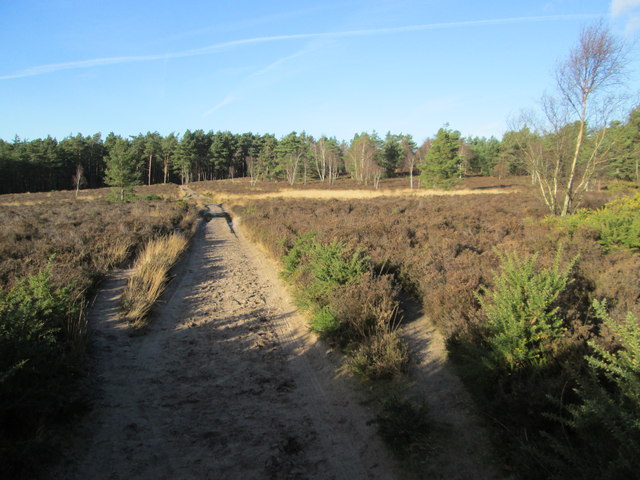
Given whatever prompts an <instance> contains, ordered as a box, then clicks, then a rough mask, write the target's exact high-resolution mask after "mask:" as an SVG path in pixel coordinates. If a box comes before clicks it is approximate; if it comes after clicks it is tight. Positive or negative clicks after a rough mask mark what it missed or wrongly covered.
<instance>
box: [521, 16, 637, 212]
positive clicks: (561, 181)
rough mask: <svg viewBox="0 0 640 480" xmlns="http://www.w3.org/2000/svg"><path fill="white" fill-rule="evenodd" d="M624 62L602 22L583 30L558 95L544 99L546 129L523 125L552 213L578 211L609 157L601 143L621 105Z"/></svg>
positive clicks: (529, 159) (531, 163)
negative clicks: (576, 209)
mask: <svg viewBox="0 0 640 480" xmlns="http://www.w3.org/2000/svg"><path fill="white" fill-rule="evenodd" d="M627 63H628V62H627V56H626V48H625V46H624V45H623V44H622V43H621V42H620V41H618V40H617V39H616V38H615V37H614V36H613V35H612V34H611V33H610V32H609V30H608V29H607V28H606V27H605V26H604V25H603V24H602V23H597V24H595V25H592V26H590V27H587V28H585V29H584V30H583V31H582V33H581V35H580V40H579V42H578V45H577V46H576V47H575V48H573V49H572V50H571V52H570V54H569V56H568V58H567V59H566V60H565V61H563V62H561V63H560V64H559V65H558V67H557V69H556V75H555V77H556V86H557V90H558V95H557V96H556V97H544V98H543V102H542V103H543V112H544V116H545V122H544V126H542V127H541V126H540V124H539V125H537V126H536V125H535V124H534V123H535V122H523V123H522V124H521V127H533V131H534V133H533V134H532V135H531V136H530V138H528V139H527V140H526V142H525V143H526V145H523V146H524V148H523V152H524V155H525V161H526V164H527V166H528V169H529V172H530V174H531V178H532V182H534V183H536V184H537V185H538V186H539V188H540V193H541V195H542V198H543V200H544V202H545V203H546V205H547V207H549V210H550V211H551V212H552V213H553V214H559V215H567V214H568V213H570V212H571V211H573V210H574V209H575V208H576V206H577V205H578V204H579V203H580V200H581V199H582V196H583V194H584V192H585V191H587V189H588V188H589V185H590V183H591V181H592V179H593V177H594V175H595V174H596V172H597V171H598V168H599V167H600V166H601V165H602V163H603V162H605V161H606V159H607V153H608V147H606V145H607V144H606V143H605V141H604V140H605V137H606V134H607V127H608V124H609V122H610V120H611V117H612V115H613V114H615V113H618V108H619V107H620V105H621V100H622V98H623V97H622V96H621V95H620V94H619V92H620V87H621V86H622V85H623V80H624V79H625V69H626V66H627ZM521 131H522V130H521ZM568 148H569V153H567V149H568Z"/></svg>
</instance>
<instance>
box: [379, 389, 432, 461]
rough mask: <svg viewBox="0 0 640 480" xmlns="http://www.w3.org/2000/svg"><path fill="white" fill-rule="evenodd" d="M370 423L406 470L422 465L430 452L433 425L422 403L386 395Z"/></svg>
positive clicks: (425, 405)
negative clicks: (376, 428) (409, 467)
mask: <svg viewBox="0 0 640 480" xmlns="http://www.w3.org/2000/svg"><path fill="white" fill-rule="evenodd" d="M372 423H374V424H376V425H377V427H378V433H379V434H380V436H381V437H382V439H383V440H384V441H385V443H386V444H387V445H388V446H389V448H390V449H391V451H392V452H393V453H394V454H396V455H397V456H398V457H399V458H401V459H403V460H406V461H408V464H409V465H410V466H414V467H419V466H420V465H422V464H423V463H424V462H425V461H426V460H427V458H428V456H429V453H430V452H431V451H432V450H433V447H432V438H431V437H432V433H433V430H434V428H433V421H432V420H431V418H430V416H429V409H428V407H427V404H426V403H425V402H424V401H423V400H416V399H412V398H406V397H403V396H399V395H390V396H389V397H387V398H386V399H385V400H384V402H383V403H382V406H381V409H380V412H379V413H378V415H376V417H375V419H374V420H373V422H372Z"/></svg>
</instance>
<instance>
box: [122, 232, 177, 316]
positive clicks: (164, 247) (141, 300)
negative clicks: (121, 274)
mask: <svg viewBox="0 0 640 480" xmlns="http://www.w3.org/2000/svg"><path fill="white" fill-rule="evenodd" d="M187 244H188V239H187V238H186V237H185V236H184V235H182V234H180V233H174V234H172V235H169V236H167V237H162V238H157V239H155V240H151V241H150V242H149V243H148V244H147V245H146V247H145V248H144V250H143V251H142V253H141V254H140V256H139V257H138V259H137V260H136V262H135V265H134V266H133V271H132V273H131V276H130V277H129V281H128V283H127V286H126V287H125V291H124V293H123V295H122V305H123V310H124V313H125V314H124V317H125V318H126V319H127V320H128V321H129V322H131V324H132V325H133V326H134V327H136V328H141V327H144V326H146V325H147V323H148V314H149V311H150V310H151V307H152V306H153V304H154V303H155V302H156V300H157V299H158V298H159V297H160V295H161V294H162V292H163V291H164V288H165V286H166V284H167V280H168V272H169V270H170V269H171V267H172V266H173V265H174V264H175V263H176V261H177V260H178V258H179V257H180V255H181V254H182V252H183V251H184V250H185V248H186V247H187Z"/></svg>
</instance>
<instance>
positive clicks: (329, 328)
mask: <svg viewBox="0 0 640 480" xmlns="http://www.w3.org/2000/svg"><path fill="white" fill-rule="evenodd" d="M310 325H311V330H312V331H313V332H315V333H317V334H318V335H320V337H322V338H323V339H325V340H328V339H332V338H334V337H336V336H338V331H339V330H340V322H339V321H338V319H337V318H336V317H335V315H333V313H331V310H330V309H329V308H327V307H324V308H321V309H319V310H317V311H316V312H315V313H314V314H313V316H312V317H311V322H310Z"/></svg>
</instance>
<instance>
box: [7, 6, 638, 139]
mask: <svg viewBox="0 0 640 480" xmlns="http://www.w3.org/2000/svg"><path fill="white" fill-rule="evenodd" d="M598 18H605V21H606V22H607V23H610V25H611V29H612V31H613V32H614V33H615V34H617V35H619V36H621V37H624V38H627V39H629V40H632V41H633V40H634V39H637V37H638V33H639V32H640V0H613V2H612V1H611V0H608V1H592V0H551V1H527V0H519V1H513V0H505V1H477V0H447V1H444V0H422V1H413V0H364V1H360V0H354V1H350V0H344V1H316V2H308V3H307V2H300V1H299V0H298V1H255V0H234V1H225V2H222V1H217V0H210V1H204V0H203V1H189V0H185V1H183V2H177V1H175V0H172V1H165V0H155V1H153V2H150V1H143V0H140V1H134V2H131V1H130V0H127V1H119V0H113V1H108V2H104V1H100V2H98V1H92V0H43V1H33V0H21V1H19V2H17V1H14V0H0V43H1V45H2V48H1V49H0V138H3V139H5V140H11V139H13V138H14V136H15V135H18V136H20V137H21V138H23V139H34V138H39V137H45V136H47V135H52V136H54V137H57V138H58V139H62V138H64V137H66V136H68V135H71V134H76V133H78V132H80V133H83V134H85V135H87V134H93V133H96V132H102V133H103V135H106V134H107V133H108V132H110V131H113V132H115V133H118V134H121V135H125V136H126V135H135V134H138V133H144V132H147V131H158V132H159V133H161V134H162V135H166V134H168V133H170V132H172V131H173V132H176V133H182V132H184V131H185V130H186V129H192V130H193V129H198V128H201V129H203V130H205V131H208V130H214V131H216V130H230V131H232V132H234V133H242V132H247V131H251V132H255V133H274V134H276V135H277V136H282V135H285V134H287V133H289V132H291V131H294V130H295V131H298V132H299V131H302V130H305V131H306V132H307V133H309V134H311V135H314V136H316V137H318V136H320V135H323V134H324V135H328V136H336V137H338V138H339V139H350V138H352V137H353V135H354V133H356V132H361V131H369V132H371V131H373V130H375V131H377V132H378V133H380V134H382V135H384V134H385V133H386V132H387V131H391V132H393V133H408V134H411V135H413V136H414V138H415V139H416V140H417V141H421V140H423V139H425V138H427V137H430V136H433V135H434V134H435V133H436V131H437V130H438V128H440V127H441V126H442V125H443V124H445V123H449V125H450V127H451V128H454V129H457V130H460V131H461V132H462V133H463V134H464V135H479V136H490V135H495V136H498V137H500V136H501V135H502V133H504V131H505V130H506V129H507V120H508V117H509V116H511V115H514V114H516V113H517V112H518V111H519V110H521V109H523V108H530V107H535V105H536V103H537V102H538V99H539V98H540V96H541V95H542V93H543V92H544V91H545V90H547V91H548V90H551V89H552V88H553V75H552V72H553V68H554V66H555V65H556V63H557V61H558V60H560V59H562V58H564V57H565V56H566V55H567V54H568V52H569V49H570V48H571V47H572V46H573V45H575V44H576V42H577V39H578V36H579V33H580V30H581V28H582V27H584V26H585V25H587V24H589V23H592V22H593V21H595V20H597V19H598ZM633 57H634V58H636V59H637V58H640V55H639V54H638V48H637V46H636V48H635V49H634V52H633ZM639 63H640V62H638V61H634V62H633V64H632V68H633V70H634V71H633V72H632V74H631V77H630V84H631V85H635V86H636V87H637V86H638V85H640V64H639Z"/></svg>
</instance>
